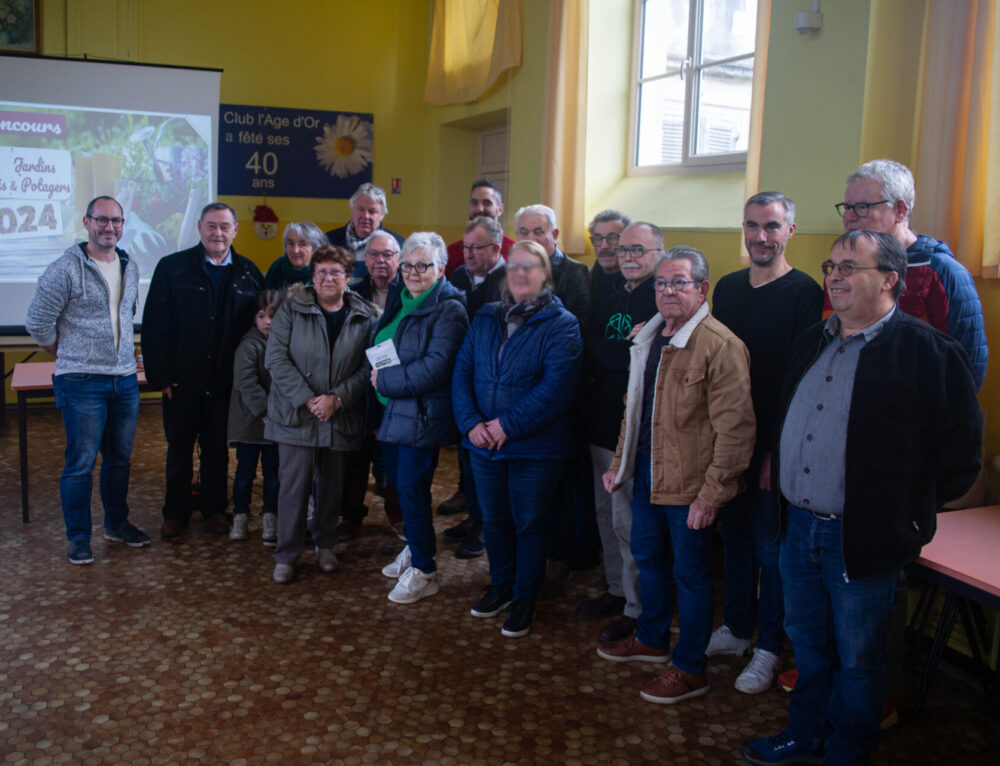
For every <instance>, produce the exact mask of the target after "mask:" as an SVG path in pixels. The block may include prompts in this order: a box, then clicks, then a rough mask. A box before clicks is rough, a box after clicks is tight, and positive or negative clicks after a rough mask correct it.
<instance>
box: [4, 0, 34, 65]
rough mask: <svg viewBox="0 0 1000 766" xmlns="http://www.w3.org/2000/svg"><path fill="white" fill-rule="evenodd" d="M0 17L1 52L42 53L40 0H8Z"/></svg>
mask: <svg viewBox="0 0 1000 766" xmlns="http://www.w3.org/2000/svg"><path fill="white" fill-rule="evenodd" d="M3 5H5V6H6V7H5V10H6V15H5V17H4V18H0V53H41V52H42V41H41V34H40V27H39V18H38V17H39V14H40V13H41V11H40V9H39V6H40V5H41V3H40V1H39V0H7V2H5V3H3Z"/></svg>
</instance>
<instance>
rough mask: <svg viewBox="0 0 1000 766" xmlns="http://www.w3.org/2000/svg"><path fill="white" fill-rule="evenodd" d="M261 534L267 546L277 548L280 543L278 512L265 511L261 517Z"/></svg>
mask: <svg viewBox="0 0 1000 766" xmlns="http://www.w3.org/2000/svg"><path fill="white" fill-rule="evenodd" d="M260 524H261V527H260V536H261V538H262V540H261V542H262V543H263V544H264V547H265V548H276V547H277V545H278V514H276V513H265V514H264V515H263V516H261V517H260Z"/></svg>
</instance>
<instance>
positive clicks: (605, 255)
mask: <svg viewBox="0 0 1000 766" xmlns="http://www.w3.org/2000/svg"><path fill="white" fill-rule="evenodd" d="M630 223H632V219H631V218H629V217H628V216H627V215H625V214H624V213H621V212H619V211H617V210H611V209H608V210H602V211H601V212H600V213H598V214H597V215H595V216H594V220H592V221H591V222H590V225H589V226H587V233H588V234H589V235H590V244H591V245H593V246H594V255H595V256H596V261H595V263H594V265H593V266H591V267H590V310H591V312H592V313H593V312H597V311H599V310H600V308H601V306H602V304H604V303H605V301H607V300H608V298H610V297H611V296H612V295H613V294H614V292H615V290H617V289H618V288H619V287H621V285H623V284H625V277H623V276H622V272H621V269H620V268H619V267H618V253H617V252H616V248H617V247H618V242H619V241H620V240H621V236H622V232H623V231H625V229H626V228H628V225H629V224H630Z"/></svg>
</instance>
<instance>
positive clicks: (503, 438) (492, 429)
mask: <svg viewBox="0 0 1000 766" xmlns="http://www.w3.org/2000/svg"><path fill="white" fill-rule="evenodd" d="M486 430H487V431H488V432H489V434H490V437H492V439H493V443H494V444H495V445H496V449H502V448H503V445H505V444H506V443H507V434H505V433H504V432H503V426H501V425H500V418H493V420H491V421H490V422H489V423H487V424H486Z"/></svg>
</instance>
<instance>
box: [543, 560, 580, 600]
mask: <svg viewBox="0 0 1000 766" xmlns="http://www.w3.org/2000/svg"><path fill="white" fill-rule="evenodd" d="M572 574H573V570H572V569H570V566H569V562H568V561H566V560H564V559H549V560H548V562H547V564H546V567H545V595H546V596H561V595H563V594H564V593H565V592H566V586H567V585H568V584H569V578H570V576H571V575H572Z"/></svg>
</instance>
